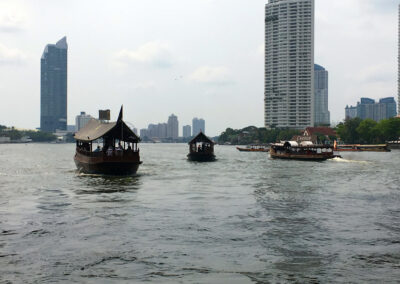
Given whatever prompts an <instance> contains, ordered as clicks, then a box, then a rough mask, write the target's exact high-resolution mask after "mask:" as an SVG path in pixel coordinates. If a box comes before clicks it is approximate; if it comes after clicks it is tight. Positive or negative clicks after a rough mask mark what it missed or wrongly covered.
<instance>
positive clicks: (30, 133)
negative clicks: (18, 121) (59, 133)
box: [0, 125, 57, 142]
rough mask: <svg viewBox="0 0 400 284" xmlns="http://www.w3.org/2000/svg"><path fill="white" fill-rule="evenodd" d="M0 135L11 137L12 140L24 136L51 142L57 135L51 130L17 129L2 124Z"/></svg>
mask: <svg viewBox="0 0 400 284" xmlns="http://www.w3.org/2000/svg"><path fill="white" fill-rule="evenodd" d="M0 137H10V140H11V141H19V140H21V138H22V137H29V138H31V139H32V141H33V142H51V141H55V140H56V138H57V137H56V136H55V135H53V134H52V133H49V132H44V131H34V130H17V129H15V128H14V127H7V126H4V125H0Z"/></svg>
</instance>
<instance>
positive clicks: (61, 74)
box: [40, 37, 68, 132]
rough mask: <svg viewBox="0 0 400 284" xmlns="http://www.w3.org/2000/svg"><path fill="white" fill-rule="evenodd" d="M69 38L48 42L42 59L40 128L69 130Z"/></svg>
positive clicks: (45, 129) (51, 130) (50, 130)
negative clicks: (54, 42)
mask: <svg viewBox="0 0 400 284" xmlns="http://www.w3.org/2000/svg"><path fill="white" fill-rule="evenodd" d="M67 51H68V45H67V38H66V37H63V38H62V39H60V40H59V41H58V42H57V43H56V44H48V45H47V46H46V48H45V49H44V51H43V55H42V58H41V59H40V129H41V130H42V131H48V132H55V131H56V129H59V130H67Z"/></svg>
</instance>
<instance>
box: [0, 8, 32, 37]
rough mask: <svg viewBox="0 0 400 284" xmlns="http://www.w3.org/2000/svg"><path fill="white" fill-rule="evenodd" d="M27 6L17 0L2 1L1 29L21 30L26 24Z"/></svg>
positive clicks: (7, 30) (9, 30)
mask: <svg viewBox="0 0 400 284" xmlns="http://www.w3.org/2000/svg"><path fill="white" fill-rule="evenodd" d="M26 19H27V13H26V8H25V7H24V6H23V5H20V4H19V3H18V2H15V1H2V2H1V3H0V31H1V32H19V31H21V30H23V29H24V28H25V26H26Z"/></svg>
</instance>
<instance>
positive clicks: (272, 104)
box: [264, 0, 314, 129]
mask: <svg viewBox="0 0 400 284" xmlns="http://www.w3.org/2000/svg"><path fill="white" fill-rule="evenodd" d="M264 95H265V102H264V103H265V127H267V128H274V127H279V128H292V129H303V128H306V127H308V126H313V125H314V0H269V3H268V4H266V6H265V77H264Z"/></svg>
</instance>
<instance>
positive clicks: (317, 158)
mask: <svg viewBox="0 0 400 284" xmlns="http://www.w3.org/2000/svg"><path fill="white" fill-rule="evenodd" d="M270 156H271V158H273V159H285V160H298V161H325V160H329V159H333V158H340V157H341V156H339V155H331V156H325V155H296V154H272V153H271V155H270Z"/></svg>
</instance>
